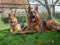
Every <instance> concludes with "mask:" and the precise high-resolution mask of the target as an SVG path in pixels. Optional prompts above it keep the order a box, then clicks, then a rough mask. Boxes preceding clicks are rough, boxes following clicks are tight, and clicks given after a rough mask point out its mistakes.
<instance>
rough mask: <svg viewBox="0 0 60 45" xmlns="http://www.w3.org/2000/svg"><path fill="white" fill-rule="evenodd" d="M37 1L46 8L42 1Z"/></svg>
mask: <svg viewBox="0 0 60 45" xmlns="http://www.w3.org/2000/svg"><path fill="white" fill-rule="evenodd" d="M36 1H38V2H39V3H40V4H41V5H43V6H45V5H44V4H43V3H42V2H41V1H40V0H36Z"/></svg>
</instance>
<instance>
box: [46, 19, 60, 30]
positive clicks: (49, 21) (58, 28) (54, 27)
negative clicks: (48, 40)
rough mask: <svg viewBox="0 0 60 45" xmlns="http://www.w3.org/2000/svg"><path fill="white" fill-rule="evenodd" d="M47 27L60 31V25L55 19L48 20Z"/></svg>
mask: <svg viewBox="0 0 60 45" xmlns="http://www.w3.org/2000/svg"><path fill="white" fill-rule="evenodd" d="M46 28H47V29H48V30H51V31H60V26H59V25H58V24H57V23H56V22H55V21H54V20H47V21H46Z"/></svg>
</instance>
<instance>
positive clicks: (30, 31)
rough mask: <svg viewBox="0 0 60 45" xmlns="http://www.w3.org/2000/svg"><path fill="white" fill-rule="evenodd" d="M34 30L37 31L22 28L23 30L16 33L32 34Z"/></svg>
mask: <svg viewBox="0 0 60 45" xmlns="http://www.w3.org/2000/svg"><path fill="white" fill-rule="evenodd" d="M36 32H37V31H34V30H24V31H21V32H18V33H17V34H33V33H36Z"/></svg>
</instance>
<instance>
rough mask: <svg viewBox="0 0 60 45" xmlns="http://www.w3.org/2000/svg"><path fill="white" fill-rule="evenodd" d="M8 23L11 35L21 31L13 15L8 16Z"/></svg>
mask: <svg viewBox="0 0 60 45" xmlns="http://www.w3.org/2000/svg"><path fill="white" fill-rule="evenodd" d="M9 23H10V26H11V29H10V31H11V32H12V33H16V32H19V31H21V25H20V24H18V21H17V18H16V15H15V14H13V15H10V14H9Z"/></svg>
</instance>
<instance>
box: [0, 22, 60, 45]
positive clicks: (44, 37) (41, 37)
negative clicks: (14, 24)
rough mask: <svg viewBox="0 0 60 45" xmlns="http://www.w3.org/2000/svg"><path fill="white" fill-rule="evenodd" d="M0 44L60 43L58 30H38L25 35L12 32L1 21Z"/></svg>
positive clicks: (38, 44) (50, 44) (51, 44)
mask: <svg viewBox="0 0 60 45" xmlns="http://www.w3.org/2000/svg"><path fill="white" fill-rule="evenodd" d="M0 22H1V21H0ZM0 45H60V32H39V33H35V34H27V35H26V34H25V35H18V34H12V33H11V32H10V30H9V25H8V24H5V23H3V22H1V23H0Z"/></svg>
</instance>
